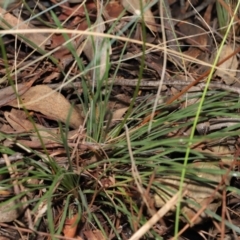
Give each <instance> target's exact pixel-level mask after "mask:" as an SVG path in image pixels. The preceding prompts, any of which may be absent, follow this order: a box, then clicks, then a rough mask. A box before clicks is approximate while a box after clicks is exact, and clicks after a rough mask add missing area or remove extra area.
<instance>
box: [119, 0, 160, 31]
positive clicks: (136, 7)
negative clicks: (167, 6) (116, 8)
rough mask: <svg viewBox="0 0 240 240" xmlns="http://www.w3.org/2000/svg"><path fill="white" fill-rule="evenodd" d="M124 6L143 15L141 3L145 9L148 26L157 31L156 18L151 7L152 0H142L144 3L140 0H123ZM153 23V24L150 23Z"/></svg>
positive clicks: (136, 13)
mask: <svg viewBox="0 0 240 240" xmlns="http://www.w3.org/2000/svg"><path fill="white" fill-rule="evenodd" d="M121 3H122V5H123V7H124V8H125V9H126V10H127V11H128V12H130V13H132V14H134V15H136V16H141V5H142V8H143V10H144V13H143V16H144V20H145V21H146V26H147V27H148V28H149V29H150V30H151V31H153V32H157V27H156V25H155V24H156V22H155V18H154V16H153V13H152V11H151V9H150V8H149V4H150V3H151V1H147V0H142V4H140V0H121ZM149 23H152V24H149Z"/></svg>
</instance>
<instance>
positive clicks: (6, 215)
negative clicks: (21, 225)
mask: <svg viewBox="0 0 240 240" xmlns="http://www.w3.org/2000/svg"><path fill="white" fill-rule="evenodd" d="M18 204H19V203H18V201H17V200H11V201H8V202H6V204H3V203H1V206H0V222H1V223H4V222H12V221H14V220H16V219H17V218H18V217H19V216H20V214H21V213H22V209H21V208H20V207H16V206H17V205H18Z"/></svg>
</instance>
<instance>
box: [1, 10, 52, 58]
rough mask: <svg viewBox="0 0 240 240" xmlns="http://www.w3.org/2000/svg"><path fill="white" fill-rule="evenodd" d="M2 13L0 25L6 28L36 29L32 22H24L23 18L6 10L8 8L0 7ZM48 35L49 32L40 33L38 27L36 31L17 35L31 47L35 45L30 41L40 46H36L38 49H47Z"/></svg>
mask: <svg viewBox="0 0 240 240" xmlns="http://www.w3.org/2000/svg"><path fill="white" fill-rule="evenodd" d="M0 15H1V21H0V27H1V28H3V29H5V30H8V29H13V28H16V29H22V30H25V29H36V28H35V27H34V26H32V25H31V24H30V23H24V21H23V20H21V19H19V18H17V17H15V16H13V15H12V14H10V13H8V12H6V10H4V9H3V8H1V7H0ZM5 23H7V24H5ZM9 25H10V27H9ZM23 32H24V31H23ZM48 36H49V34H43V33H38V31H37V29H36V31H35V32H34V33H30V34H19V35H17V37H18V38H19V39H21V40H22V41H24V43H25V44H27V45H28V46H29V47H31V48H32V47H33V46H32V44H31V43H30V42H32V43H33V44H35V45H36V46H37V47H38V48H36V50H37V51H38V49H41V50H43V51H45V45H46V44H47V43H48ZM24 39H27V41H25V40H24ZM40 53H41V51H40Z"/></svg>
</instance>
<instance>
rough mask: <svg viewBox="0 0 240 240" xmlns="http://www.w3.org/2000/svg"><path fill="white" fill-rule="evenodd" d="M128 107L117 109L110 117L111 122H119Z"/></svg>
mask: <svg viewBox="0 0 240 240" xmlns="http://www.w3.org/2000/svg"><path fill="white" fill-rule="evenodd" d="M127 110H128V107H125V108H120V109H117V110H116V111H115V112H114V113H113V116H112V121H116V120H121V119H122V116H123V115H124V113H125V112H126V111H127Z"/></svg>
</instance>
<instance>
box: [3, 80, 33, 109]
mask: <svg viewBox="0 0 240 240" xmlns="http://www.w3.org/2000/svg"><path fill="white" fill-rule="evenodd" d="M32 84H33V82H28V83H20V84H18V86H17V87H16V86H15V85H14V86H8V87H6V88H3V89H1V90H0V106H4V105H7V103H8V102H11V101H12V100H14V99H16V93H15V90H16V92H17V93H18V94H19V95H22V94H23V93H24V92H26V91H27V90H28V89H29V88H30V87H31V86H32ZM14 88H16V89H15V90H14Z"/></svg>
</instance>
